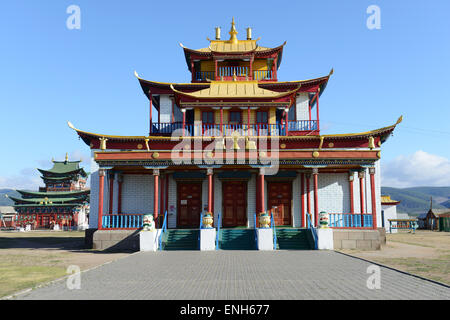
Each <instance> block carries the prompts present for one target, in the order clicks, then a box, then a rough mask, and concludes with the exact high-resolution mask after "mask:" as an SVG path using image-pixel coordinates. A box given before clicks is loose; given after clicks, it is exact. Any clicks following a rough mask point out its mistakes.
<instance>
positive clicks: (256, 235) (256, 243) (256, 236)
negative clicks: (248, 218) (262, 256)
mask: <svg viewBox="0 0 450 320" xmlns="http://www.w3.org/2000/svg"><path fill="white" fill-rule="evenodd" d="M253 220H254V225H255V245H256V246H258V228H257V226H256V213H254V214H253ZM257 249H258V248H257Z"/></svg>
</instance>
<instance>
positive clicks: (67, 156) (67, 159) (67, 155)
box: [65, 152, 69, 162]
mask: <svg viewBox="0 0 450 320" xmlns="http://www.w3.org/2000/svg"><path fill="white" fill-rule="evenodd" d="M67 161H69V153H67V152H66V159H65V162H67Z"/></svg>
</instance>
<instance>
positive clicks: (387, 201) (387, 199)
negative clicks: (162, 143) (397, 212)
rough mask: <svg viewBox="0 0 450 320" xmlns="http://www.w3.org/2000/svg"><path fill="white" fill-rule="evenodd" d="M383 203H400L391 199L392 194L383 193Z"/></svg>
mask: <svg viewBox="0 0 450 320" xmlns="http://www.w3.org/2000/svg"><path fill="white" fill-rule="evenodd" d="M381 203H382V204H390V203H391V204H398V203H399V201H397V200H393V199H391V196H385V195H381Z"/></svg>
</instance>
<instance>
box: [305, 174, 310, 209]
mask: <svg viewBox="0 0 450 320" xmlns="http://www.w3.org/2000/svg"><path fill="white" fill-rule="evenodd" d="M310 180H311V175H310V174H307V175H306V212H307V213H309V214H311V198H310V188H309V181H310Z"/></svg>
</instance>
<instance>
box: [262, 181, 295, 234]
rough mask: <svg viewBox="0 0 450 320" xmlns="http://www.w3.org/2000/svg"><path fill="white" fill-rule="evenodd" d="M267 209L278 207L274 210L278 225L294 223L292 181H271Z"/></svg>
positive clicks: (268, 187)
mask: <svg viewBox="0 0 450 320" xmlns="http://www.w3.org/2000/svg"><path fill="white" fill-rule="evenodd" d="M267 190H268V192H267V193H268V206H267V209H271V208H272V207H277V209H276V210H274V215H273V216H274V220H275V225H277V226H289V225H292V215H291V201H292V182H269V183H268V185H267Z"/></svg>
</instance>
